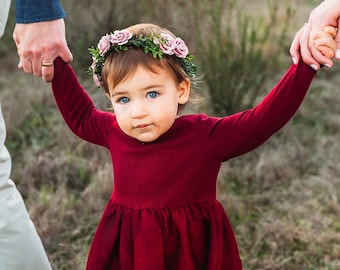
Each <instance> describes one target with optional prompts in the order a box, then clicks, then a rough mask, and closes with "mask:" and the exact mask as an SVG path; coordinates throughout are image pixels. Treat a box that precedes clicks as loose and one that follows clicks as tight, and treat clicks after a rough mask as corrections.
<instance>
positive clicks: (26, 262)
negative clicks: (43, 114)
mask: <svg viewBox="0 0 340 270" xmlns="http://www.w3.org/2000/svg"><path fill="white" fill-rule="evenodd" d="M1 1H2V0H1ZM5 137H6V128H5V122H4V119H3V116H2V110H1V105H0V270H51V269H52V268H51V265H50V263H49V261H48V258H47V255H46V252H45V250H44V247H43V245H42V242H41V240H40V237H39V235H38V234H37V232H36V230H35V227H34V225H33V223H32V221H31V219H30V217H29V215H28V213H27V209H26V207H25V204H24V201H23V199H22V197H21V195H20V193H19V191H18V190H17V188H16V186H15V184H14V183H13V181H12V180H10V179H9V175H10V172H11V157H10V155H9V153H8V151H7V149H6V147H5V145H4V143H5Z"/></svg>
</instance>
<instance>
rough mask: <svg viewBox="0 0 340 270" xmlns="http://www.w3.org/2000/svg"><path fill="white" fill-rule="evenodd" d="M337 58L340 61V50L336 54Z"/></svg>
mask: <svg viewBox="0 0 340 270" xmlns="http://www.w3.org/2000/svg"><path fill="white" fill-rule="evenodd" d="M335 58H337V59H340V49H337V50H336V52H335Z"/></svg>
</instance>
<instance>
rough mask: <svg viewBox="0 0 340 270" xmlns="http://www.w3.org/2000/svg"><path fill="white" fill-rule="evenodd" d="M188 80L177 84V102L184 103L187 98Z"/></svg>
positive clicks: (188, 91)
mask: <svg viewBox="0 0 340 270" xmlns="http://www.w3.org/2000/svg"><path fill="white" fill-rule="evenodd" d="M189 94H190V80H189V79H185V80H183V81H182V82H181V83H180V84H179V85H178V104H181V105H183V104H185V103H187V102H188V100H189Z"/></svg>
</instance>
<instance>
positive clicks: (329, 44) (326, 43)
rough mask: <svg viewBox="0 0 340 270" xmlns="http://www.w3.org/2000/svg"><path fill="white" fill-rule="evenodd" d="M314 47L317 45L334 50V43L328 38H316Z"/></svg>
mask: <svg viewBox="0 0 340 270" xmlns="http://www.w3.org/2000/svg"><path fill="white" fill-rule="evenodd" d="M314 42H315V45H319V46H327V47H329V48H330V49H332V50H335V49H336V42H335V40H334V39H332V38H330V37H322V38H318V39H316V40H315V41H314Z"/></svg>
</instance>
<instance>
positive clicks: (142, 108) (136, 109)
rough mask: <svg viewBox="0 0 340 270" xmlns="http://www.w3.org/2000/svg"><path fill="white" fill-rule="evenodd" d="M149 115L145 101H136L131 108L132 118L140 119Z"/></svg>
mask: <svg viewBox="0 0 340 270" xmlns="http://www.w3.org/2000/svg"><path fill="white" fill-rule="evenodd" d="M147 115H148V109H147V106H146V104H145V102H143V101H137V100H135V101H134V102H133V104H132V108H131V117H132V118H134V119H140V118H143V117H145V116H147Z"/></svg>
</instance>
